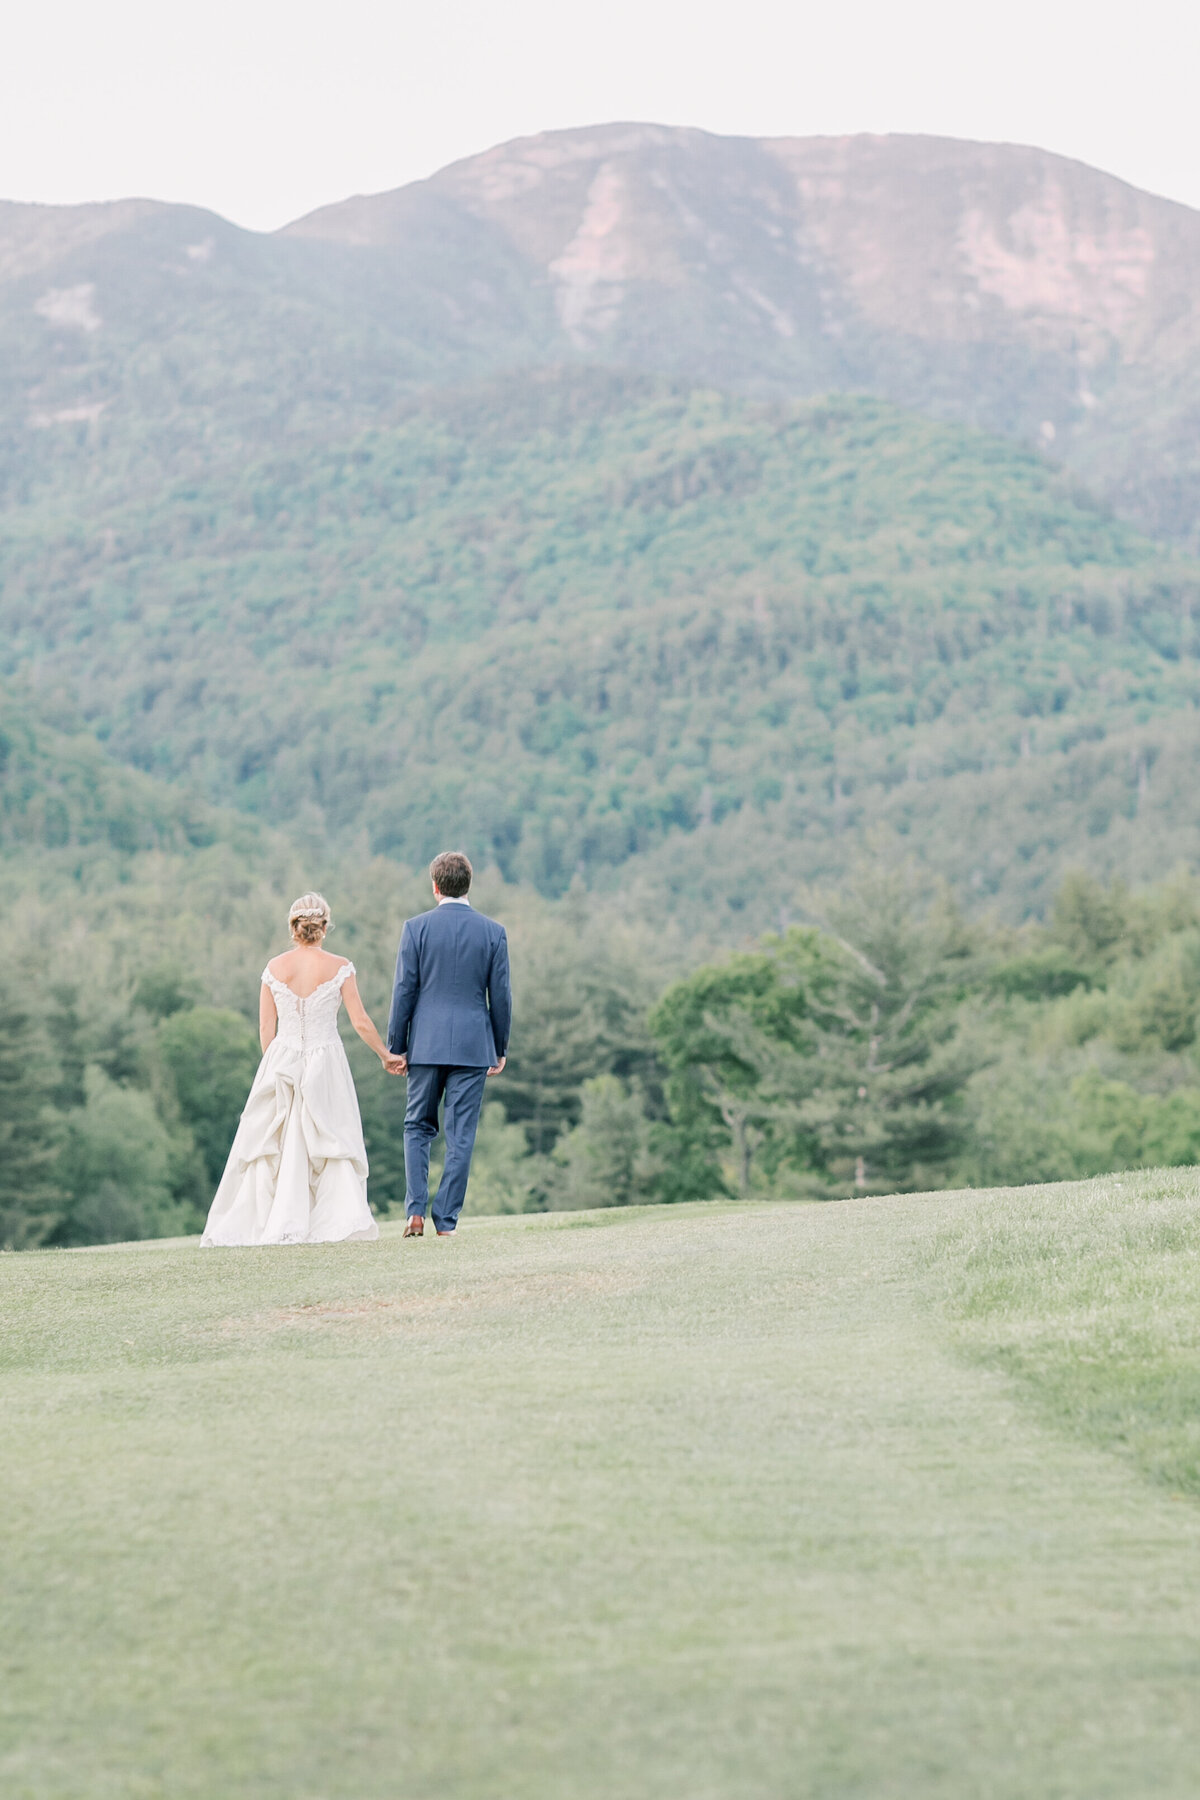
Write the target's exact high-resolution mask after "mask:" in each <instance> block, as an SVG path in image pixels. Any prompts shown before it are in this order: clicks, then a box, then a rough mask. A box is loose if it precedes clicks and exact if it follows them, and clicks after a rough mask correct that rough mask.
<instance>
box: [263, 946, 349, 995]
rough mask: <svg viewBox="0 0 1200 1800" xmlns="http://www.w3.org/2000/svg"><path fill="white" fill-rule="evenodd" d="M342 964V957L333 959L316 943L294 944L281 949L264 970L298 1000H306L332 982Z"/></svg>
mask: <svg viewBox="0 0 1200 1800" xmlns="http://www.w3.org/2000/svg"><path fill="white" fill-rule="evenodd" d="M345 961H346V958H345V957H344V956H334V955H333V954H332V952H331V951H329V950H322V949H321V947H320V946H319V945H318V944H297V945H296V948H295V949H294V950H285V951H284V953H283V955H282V956H275V957H272V959H271V961H270V962H269V963H268V964H267V967H268V969H269V970H270V971H271V973H272V975H274V977H275V979H276V980H277V981H282V982H283V984H284V986H285V987H288V988H290V989H291V990H292V992H293V994H295V996H296V998H297V999H298V1000H307V999H308V997H309V995H310V994H315V993H316V991H317V989H318V988H319V987H324V985H325V983H326V982H327V981H332V980H333V978H334V976H335V975H336V974H337V972H338V970H339V969H340V968H341V967H342V966H343V964H344V963H345Z"/></svg>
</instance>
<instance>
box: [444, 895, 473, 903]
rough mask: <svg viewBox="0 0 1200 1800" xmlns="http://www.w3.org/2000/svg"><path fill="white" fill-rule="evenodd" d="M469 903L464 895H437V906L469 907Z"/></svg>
mask: <svg viewBox="0 0 1200 1800" xmlns="http://www.w3.org/2000/svg"><path fill="white" fill-rule="evenodd" d="M470 904H471V902H470V901H469V900H468V899H467V896H466V895H465V894H439V895H438V905H439V906H470Z"/></svg>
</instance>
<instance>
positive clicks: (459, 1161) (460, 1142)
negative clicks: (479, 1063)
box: [404, 1063, 487, 1231]
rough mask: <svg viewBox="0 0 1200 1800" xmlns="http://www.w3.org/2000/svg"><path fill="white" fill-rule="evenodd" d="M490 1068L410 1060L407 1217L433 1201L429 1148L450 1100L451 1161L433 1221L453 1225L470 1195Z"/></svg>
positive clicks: (440, 1225)
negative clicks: (469, 1181) (469, 1182)
mask: <svg viewBox="0 0 1200 1800" xmlns="http://www.w3.org/2000/svg"><path fill="white" fill-rule="evenodd" d="M486 1082H487V1070H486V1069H462V1068H454V1067H451V1066H447V1065H446V1064H445V1063H409V1065H408V1104H407V1105H406V1107H405V1109H404V1179H405V1185H406V1187H407V1189H408V1192H407V1194H406V1195H405V1200H404V1210H405V1212H406V1213H407V1215H408V1217H409V1218H410V1219H411V1218H414V1217H415V1216H416V1215H418V1214H419V1215H420V1217H421V1218H424V1217H425V1209H426V1207H427V1206H428V1205H429V1151H430V1147H431V1146H432V1144H433V1142H434V1140H435V1139H436V1137H437V1135H438V1107H439V1106H440V1104H441V1101H442V1099H443V1098H444V1099H445V1102H446V1113H445V1132H446V1166H445V1167H444V1169H443V1170H442V1179H441V1181H440V1182H439V1183H438V1191H437V1193H436V1194H435V1195H434V1197H433V1223H434V1225H435V1226H436V1228H437V1230H438V1231H453V1230H454V1227H455V1226H456V1225H457V1223H458V1215H459V1213H460V1212H461V1211H462V1209H463V1201H464V1200H465V1199H466V1197H467V1176H468V1175H469V1174H470V1172H471V1152H472V1151H473V1150H474V1148H475V1131H476V1127H477V1126H478V1124H479V1114H480V1110H481V1108H482V1106H483V1090H484V1086H485V1084H486Z"/></svg>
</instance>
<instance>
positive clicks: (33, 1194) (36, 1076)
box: [0, 983, 59, 1250]
mask: <svg viewBox="0 0 1200 1800" xmlns="http://www.w3.org/2000/svg"><path fill="white" fill-rule="evenodd" d="M54 1079H55V1074H54V1066H53V1063H52V1061H51V1059H50V1055H49V1052H48V1050H47V1048H46V1044H45V1040H44V1038H43V1036H42V1033H41V1032H40V1030H39V1029H38V1025H37V1021H36V1019H35V1017H34V1015H33V1012H32V1009H31V1007H30V1004H29V1002H28V1000H27V999H26V998H25V996H24V995H23V994H22V992H21V990H20V989H19V988H18V987H16V986H15V985H13V984H11V983H2V984H0V1249H5V1250H20V1249H23V1248H27V1247H28V1246H30V1245H32V1244H39V1243H41V1242H42V1241H43V1240H44V1239H45V1238H46V1237H47V1236H48V1235H49V1233H50V1232H51V1231H52V1230H53V1228H54V1226H55V1224H56V1223H57V1219H58V1207H57V1202H58V1198H59V1196H58V1192H57V1190H56V1187H55V1183H54V1158H55V1152H56V1149H57V1132H56V1128H55V1115H54V1110H53V1105H52V1100H51V1096H52V1094H53V1091H54Z"/></svg>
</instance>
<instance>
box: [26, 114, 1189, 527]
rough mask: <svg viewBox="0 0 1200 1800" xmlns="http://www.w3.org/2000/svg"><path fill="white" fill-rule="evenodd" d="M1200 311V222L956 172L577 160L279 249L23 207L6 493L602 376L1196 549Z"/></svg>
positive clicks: (856, 160) (692, 158)
mask: <svg viewBox="0 0 1200 1800" xmlns="http://www.w3.org/2000/svg"><path fill="white" fill-rule="evenodd" d="M1198 294H1200V214H1197V213H1196V212H1194V211H1192V210H1190V209H1189V208H1187V207H1183V206H1178V205H1175V204H1173V203H1171V202H1168V201H1165V200H1161V199H1158V198H1156V197H1154V196H1152V195H1148V194H1144V193H1141V192H1139V191H1137V190H1136V189H1133V188H1130V187H1128V186H1127V185H1126V184H1125V183H1123V182H1120V181H1118V180H1116V179H1114V178H1113V177H1111V176H1109V175H1105V174H1102V173H1100V172H1098V171H1096V170H1093V169H1088V168H1086V167H1084V166H1083V165H1080V164H1077V163H1073V162H1070V161H1068V160H1066V159H1064V158H1062V157H1056V156H1051V155H1049V154H1047V153H1045V152H1042V151H1039V150H1033V149H1025V148H1021V147H1018V146H1013V145H986V144H972V143H962V142H957V141H954V140H948V139H933V138H918V137H885V138H872V137H854V138H838V139H822V138H814V139H774V140H756V139H749V138H721V137H715V136H712V135H710V134H707V133H704V132H700V131H690V130H682V129H674V128H668V127H665V126H658V125H606V126H597V127H594V128H588V129H584V130H576V131H564V132H552V133H547V134H544V135H543V136H541V137H537V138H531V139H524V140H520V141H518V142H515V143H512V144H506V145H501V146H498V147H497V148H495V149H493V150H490V151H487V152H485V153H484V154H483V155H481V156H477V157H472V158H470V159H468V160H467V161H465V162H462V163H458V164H456V165H454V166H453V167H452V168H449V169H446V170H443V171H442V172H441V173H440V174H438V175H436V176H434V177H433V178H432V179H431V180H429V181H426V182H418V183H414V184H412V185H411V186H409V187H406V188H403V189H399V190H397V191H396V192H395V193H392V194H384V195H378V196H372V197H366V198H363V197H359V198H356V199H353V200H348V201H346V202H344V203H342V204H340V205H338V206H333V207H327V208H324V209H322V211H320V212H318V213H316V214H313V215H312V216H310V217H309V218H306V219H303V220H299V221H297V222H296V223H295V224H294V225H292V226H290V227H288V228H287V229H286V230H285V231H284V232H282V233H278V234H275V235H273V236H265V235H261V234H255V233H251V232H246V231H241V230H238V229H237V228H236V227H234V226H232V225H230V224H228V223H226V222H225V221H223V220H221V219H219V218H216V217H215V216H214V215H212V214H210V213H206V212H204V211H202V210H201V209H198V208H193V207H180V206H165V205H160V204H156V203H154V202H150V201H139V200H131V201H122V202H117V203H114V204H112V205H108V206H88V207H32V206H16V205H11V204H3V205H0V370H2V371H3V373H2V374H0V481H3V482H4V483H5V484H6V485H8V486H10V487H11V488H14V489H16V490H17V491H22V492H24V491H28V490H29V489H30V488H31V486H36V485H38V484H39V483H49V484H50V485H51V486H54V485H57V484H59V483H60V482H61V480H62V479H63V475H64V469H65V468H66V467H68V466H69V465H70V464H72V462H74V463H75V464H76V465H77V467H78V470H79V472H81V473H83V474H86V476H87V478H88V479H100V480H109V479H111V478H112V476H113V474H114V472H116V471H121V472H123V475H124V478H125V479H126V480H129V479H133V480H140V479H143V478H145V477H146V476H147V475H150V474H153V472H154V471H155V470H157V469H159V468H162V467H166V468H168V469H170V470H172V471H173V472H176V473H181V474H186V473H193V472H196V471H202V470H211V469H212V468H213V467H214V465H215V464H216V463H217V462H219V461H220V460H221V459H222V458H223V457H227V456H229V455H231V454H233V455H241V454H243V453H245V452H246V451H247V450H249V451H253V450H254V448H255V447H256V446H257V447H260V448H261V447H263V446H266V445H271V444H277V443H279V442H280V440H281V439H282V438H288V437H290V438H292V439H294V440H296V441H297V442H299V441H302V440H305V439H306V438H307V436H308V435H309V434H311V433H312V432H314V431H319V432H322V433H326V432H333V433H334V434H335V435H343V434H345V433H347V432H349V431H351V430H354V429H356V428H359V427H361V426H364V425H367V424H371V423H379V422H381V421H382V420H384V419H385V418H386V417H387V415H388V412H389V410H390V408H391V407H392V406H393V405H394V404H395V402H396V399H397V397H398V396H402V395H404V394H410V393H412V392H413V391H415V390H416V389H418V388H421V387H422V386H427V385H440V384H445V383H447V382H461V381H464V380H473V379H476V378H478V377H479V376H481V375H485V374H488V373H492V374H495V373H499V372H502V371H506V370H512V369H514V368H518V367H528V366H532V365H543V366H545V365H557V364H560V363H563V362H567V361H572V360H574V361H586V362H591V363H596V362H600V363H604V364H607V365H609V366H614V367H626V368H629V367H632V368H637V369H643V370H649V371H653V372H666V373H670V374H672V375H675V376H677V377H678V378H680V379H683V380H687V381H692V382H696V381H699V382H702V383H705V384H712V385H715V386H718V387H722V388H732V389H736V390H739V391H750V392H756V393H759V394H773V395H779V396H788V395H792V396H795V395H811V394H814V393H820V392H829V391H847V390H856V391H867V392H872V393H876V394H879V395H882V396H885V397H887V398H889V399H891V400H893V401H894V402H896V403H898V404H901V405H904V406H906V407H911V408H914V409H917V410H921V411H924V412H927V413H929V414H931V415H932V416H937V417H944V418H950V419H957V420H960V421H965V422H968V423H973V424H976V425H979V426H981V427H983V428H985V429H988V430H991V431H996V432H1000V433H1003V434H1007V435H1010V436H1014V437H1017V438H1019V439H1022V440H1027V441H1032V440H1038V441H1041V442H1042V443H1043V444H1044V445H1045V446H1047V447H1048V448H1050V449H1051V450H1052V453H1053V454H1054V455H1055V456H1057V457H1062V458H1063V459H1065V460H1066V461H1067V462H1068V464H1070V465H1071V466H1073V467H1075V468H1076V469H1077V470H1078V471H1079V472H1080V473H1081V474H1082V475H1083V476H1084V477H1085V478H1086V479H1087V480H1088V481H1089V483H1090V484H1091V485H1093V486H1094V487H1095V488H1096V489H1097V490H1098V491H1102V492H1103V493H1105V494H1106V495H1107V496H1108V497H1109V498H1110V499H1111V500H1112V501H1113V503H1114V504H1115V505H1117V506H1118V508H1119V509H1120V510H1121V511H1123V512H1125V513H1127V514H1129V515H1130V516H1133V517H1136V518H1138V519H1139V520H1140V521H1141V522H1142V523H1143V524H1145V525H1146V526H1148V527H1150V528H1151V529H1153V530H1155V531H1162V532H1168V533H1171V534H1174V535H1176V536H1179V537H1182V538H1185V539H1188V538H1191V537H1194V533H1195V530H1196V518H1197V514H1198V513H1200V450H1198V448H1197V446H1198V444H1200V300H1198V299H1197V295H1198Z"/></svg>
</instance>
